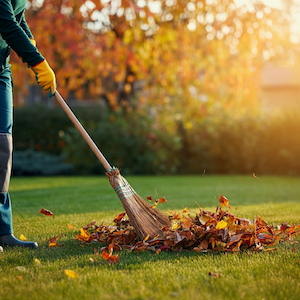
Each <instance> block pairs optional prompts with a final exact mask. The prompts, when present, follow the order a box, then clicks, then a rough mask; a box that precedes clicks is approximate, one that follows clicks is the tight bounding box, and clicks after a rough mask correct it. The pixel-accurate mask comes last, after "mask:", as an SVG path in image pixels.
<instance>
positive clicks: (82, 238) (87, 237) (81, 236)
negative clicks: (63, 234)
mask: <svg viewBox="0 0 300 300" xmlns="http://www.w3.org/2000/svg"><path fill="white" fill-rule="evenodd" d="M76 239H77V240H80V241H82V242H85V243H88V242H90V241H91V235H90V234H89V233H88V232H87V231H86V230H85V229H84V228H81V229H80V234H77V235H76Z"/></svg>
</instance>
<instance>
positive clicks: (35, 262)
mask: <svg viewBox="0 0 300 300" xmlns="http://www.w3.org/2000/svg"><path fill="white" fill-rule="evenodd" d="M33 262H34V264H35V265H37V266H40V265H41V261H40V260H39V259H37V258H35V259H34V261H33Z"/></svg>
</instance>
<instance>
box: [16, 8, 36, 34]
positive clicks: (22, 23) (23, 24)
mask: <svg viewBox="0 0 300 300" xmlns="http://www.w3.org/2000/svg"><path fill="white" fill-rule="evenodd" d="M18 17H19V16H17V17H16V19H17V20H18ZM19 18H20V21H19V24H20V26H21V28H22V29H23V30H24V31H25V33H26V35H27V36H28V37H29V38H30V39H34V37H33V35H32V33H31V31H30V29H29V27H28V24H27V22H26V20H25V15H24V11H23V12H21V14H20V17H19Z"/></svg>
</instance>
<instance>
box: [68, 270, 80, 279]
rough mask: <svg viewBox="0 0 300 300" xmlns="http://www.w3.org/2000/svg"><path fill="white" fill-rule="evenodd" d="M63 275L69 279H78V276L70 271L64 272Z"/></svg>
mask: <svg viewBox="0 0 300 300" xmlns="http://www.w3.org/2000/svg"><path fill="white" fill-rule="evenodd" d="M65 274H66V275H67V276H68V277H69V278H78V277H79V275H78V274H77V273H76V272H74V271H72V270H65Z"/></svg>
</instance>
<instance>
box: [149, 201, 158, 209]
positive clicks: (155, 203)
mask: <svg viewBox="0 0 300 300" xmlns="http://www.w3.org/2000/svg"><path fill="white" fill-rule="evenodd" d="M157 204H158V200H157V199H156V200H155V201H154V204H153V205H152V206H151V208H155V207H156V206H157Z"/></svg>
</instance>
